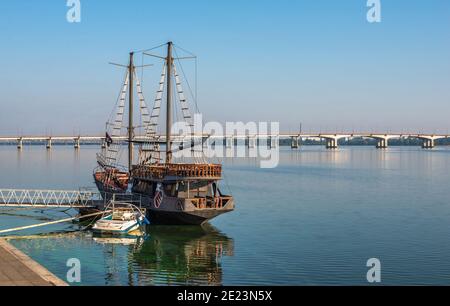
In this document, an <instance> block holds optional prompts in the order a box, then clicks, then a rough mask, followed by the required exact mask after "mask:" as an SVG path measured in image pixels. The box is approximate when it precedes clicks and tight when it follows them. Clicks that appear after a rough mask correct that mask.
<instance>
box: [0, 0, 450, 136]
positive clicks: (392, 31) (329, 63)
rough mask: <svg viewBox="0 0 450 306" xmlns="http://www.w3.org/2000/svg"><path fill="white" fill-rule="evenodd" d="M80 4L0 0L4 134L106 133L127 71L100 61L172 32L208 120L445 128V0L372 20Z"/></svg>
mask: <svg viewBox="0 0 450 306" xmlns="http://www.w3.org/2000/svg"><path fill="white" fill-rule="evenodd" d="M81 3H82V22H81V23H80V24H69V23H68V22H67V21H66V12H67V7H66V0H46V1H36V0H14V1H0V38H1V48H0V67H1V73H0V93H1V96H0V105H1V111H0V134H3V135H8V134H17V133H18V132H20V133H22V134H43V133H45V132H48V131H51V132H52V133H53V134H71V133H73V132H74V131H76V132H77V133H78V132H81V133H82V134H84V133H102V130H103V129H104V123H105V121H106V120H107V118H108V116H109V114H110V112H111V109H112V107H113V105H114V103H115V101H116V97H117V93H118V90H119V87H120V83H121V78H122V73H121V71H120V70H119V69H118V68H116V67H113V66H111V65H108V64H107V63H108V62H109V61H115V62H123V63H125V62H126V61H127V55H128V52H129V51H130V50H139V49H144V48H149V47H152V46H155V45H158V44H160V43H163V42H166V41H168V40H173V41H174V42H175V43H176V44H178V45H180V46H182V47H184V48H186V49H188V50H191V51H193V52H195V53H196V54H197V55H198V56H199V82H198V86H199V107H200V110H201V111H202V112H204V113H205V115H206V116H207V118H208V119H209V120H218V121H225V120H229V121H238V120H241V121H250V120H274V121H280V122H282V127H283V129H284V130H289V129H291V130H295V129H297V126H298V125H299V123H300V122H303V125H304V128H305V130H321V131H325V130H333V131H334V130H353V129H354V130H364V131H372V130H390V131H394V130H395V131H407V130H409V131H430V132H433V131H441V132H447V131H448V130H450V120H449V117H450V1H448V0H381V3H382V22H381V23H379V24H369V23H368V22H367V21H366V12H367V10H368V8H367V7H366V0H341V1H336V0H297V1H287V0H281V1H280V0H277V1H275V0H272V1H264V0H258V1H256V0H253V1H252V0H247V1H242V0H240V1H238V0H226V1H225V0H222V1H219V0H216V1H207V0H203V1H202V0H195V1H194V0H184V1H175V0H172V1H155V0H111V1H107V0H81ZM152 69H153V70H154V71H158V72H159V70H160V68H159V67H157V68H152ZM156 74H157V73H156ZM156 74H155V76H156ZM147 79H149V77H147ZM156 82H157V79H156V77H155V78H154V79H153V80H152V83H156ZM147 87H148V88H149V89H151V90H148V91H147V92H146V96H147V100H149V101H152V100H153V97H154V92H153V87H152V86H150V84H149V85H148V86H147Z"/></svg>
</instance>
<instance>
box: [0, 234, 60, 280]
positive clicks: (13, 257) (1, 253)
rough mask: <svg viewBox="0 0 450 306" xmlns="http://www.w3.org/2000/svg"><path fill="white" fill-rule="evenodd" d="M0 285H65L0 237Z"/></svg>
mask: <svg viewBox="0 0 450 306" xmlns="http://www.w3.org/2000/svg"><path fill="white" fill-rule="evenodd" d="M0 286H67V284H66V283H65V282H64V281H62V280H60V279H59V278H58V277H56V276H55V275H53V274H52V273H51V272H50V271H48V270H47V269H45V268H44V267H42V266H41V265H40V264H38V263H37V262H35V261H34V260H32V259H31V258H30V257H28V256H27V255H25V254H24V253H22V252H21V251H19V250H18V249H16V248H15V247H13V246H12V245H11V244H9V243H8V242H7V241H6V240H4V239H0Z"/></svg>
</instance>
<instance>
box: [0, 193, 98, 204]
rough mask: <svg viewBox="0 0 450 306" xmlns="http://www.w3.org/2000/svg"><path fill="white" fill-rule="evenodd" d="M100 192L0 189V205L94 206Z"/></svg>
mask: <svg viewBox="0 0 450 306" xmlns="http://www.w3.org/2000/svg"><path fill="white" fill-rule="evenodd" d="M100 200H101V194H100V193H98V192H93V191H89V190H31V189H30V190H27V189H0V207H65V208H87V207H95V203H96V201H100Z"/></svg>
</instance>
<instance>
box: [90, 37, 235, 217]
mask: <svg viewBox="0 0 450 306" xmlns="http://www.w3.org/2000/svg"><path fill="white" fill-rule="evenodd" d="M172 52H173V44H172V42H169V43H167V56H166V57H161V58H162V59H163V70H162V73H161V79H160V82H159V88H158V91H157V94H156V99H155V102H154V106H153V110H152V112H151V113H150V112H149V110H148V108H147V106H146V103H145V99H144V95H143V92H142V87H141V84H140V81H139V79H138V77H137V74H136V66H134V64H133V53H131V54H130V62H129V65H128V66H127V73H126V76H125V82H124V84H123V87H122V91H121V94H120V97H119V101H118V105H117V111H116V114H115V118H114V121H113V122H110V123H109V125H108V126H109V130H110V134H109V133H107V135H106V140H107V141H106V142H107V147H106V148H105V150H104V151H103V152H102V153H100V154H98V156H97V161H98V168H97V169H96V170H95V171H94V179H95V182H96V185H97V187H98V189H99V191H100V192H101V193H102V195H104V197H109V196H111V195H112V194H122V193H125V192H128V193H131V195H132V196H134V197H139V198H141V199H142V201H143V203H142V204H143V207H146V208H147V214H148V217H149V219H150V222H151V223H152V224H174V225H175V224H192V225H200V224H203V223H205V222H207V221H208V220H211V219H212V218H215V217H217V216H219V215H221V214H224V213H227V212H230V211H233V210H234V207H235V206H234V199H233V197H232V196H229V195H225V194H223V193H222V192H221V190H220V187H219V185H220V181H221V180H222V165H221V164H218V163H216V164H214V163H209V162H207V161H206V159H205V158H204V156H203V155H201V154H200V155H201V156H200V157H198V156H194V157H193V158H192V160H189V161H181V162H180V161H176V160H175V159H174V158H173V153H174V150H173V147H176V146H174V139H173V137H172V133H171V132H172V131H171V128H172V117H173V107H174V103H173V100H174V99H173V97H172V94H171V93H172V91H173V89H175V91H176V93H177V97H178V101H179V107H180V108H181V113H182V114H183V119H184V120H185V121H186V123H187V124H188V126H190V127H191V128H193V126H194V124H193V116H192V113H191V111H190V107H189V104H188V102H187V99H186V98H185V95H184V91H183V88H182V83H181V81H180V76H179V74H178V72H177V68H176V65H175V59H176V58H174V57H173V55H172ZM157 57H158V56H157ZM173 81H175V87H173ZM134 83H136V91H137V94H138V99H139V109H140V115H141V120H142V123H143V126H142V127H143V129H144V131H145V135H144V137H141V138H140V140H139V141H137V140H136V139H135V136H134V128H135V127H134V126H133V94H134V85H133V84H134ZM164 92H165V96H166V120H165V130H166V131H165V132H166V134H165V137H164V138H165V139H162V137H161V136H158V135H157V126H158V122H159V118H160V114H161V109H162V104H163V103H162V101H163V96H164ZM127 93H128V102H129V107H128V115H129V118H128V137H127V138H128V169H126V168H125V167H122V166H120V165H119V163H118V155H119V151H120V147H121V143H120V140H116V139H120V136H121V135H120V134H121V131H122V130H123V125H122V123H123V118H124V114H125V104H126V97H127ZM163 140H164V141H163ZM190 142H191V143H193V142H194V140H193V138H192V139H191V141H190ZM134 145H137V146H139V154H138V156H139V157H138V161H137V163H134V158H133V157H134V153H133V148H134ZM161 146H164V147H165V150H164V151H162V150H161V149H160V148H161ZM183 149H189V147H186V148H184V147H183V146H181V145H180V146H178V147H177V148H176V150H183ZM191 149H192V148H191Z"/></svg>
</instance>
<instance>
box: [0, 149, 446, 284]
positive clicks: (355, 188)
mask: <svg viewBox="0 0 450 306" xmlns="http://www.w3.org/2000/svg"><path fill="white" fill-rule="evenodd" d="M97 150H98V148H97V147H96V146H85V147H82V149H81V150H79V151H76V150H74V149H73V148H72V147H71V146H55V147H54V148H53V149H52V151H50V152H47V150H45V148H42V147H40V146H28V147H25V148H24V149H23V151H22V152H18V150H17V149H16V148H15V147H13V146H0V188H27V189H29V188H36V189H39V188H40V189H78V188H79V187H93V186H94V184H93V179H92V170H93V168H94V166H95V154H96V152H97ZM281 150H282V152H281V162H280V165H279V166H278V167H277V168H275V169H260V168H259V166H258V165H259V163H258V162H257V161H256V160H254V159H234V160H227V161H225V177H226V180H225V181H224V182H223V186H224V187H226V188H225V189H227V188H229V189H230V190H231V192H232V194H233V195H234V196H235V198H236V202H237V209H236V211H235V212H233V213H230V214H227V215H224V216H221V217H219V218H217V219H215V220H213V221H212V223H211V225H209V226H206V227H204V228H201V227H162V226H150V227H149V228H148V230H147V232H148V236H147V237H145V238H140V239H131V238H130V239H124V240H107V239H97V238H93V237H92V234H91V233H90V232H89V231H84V232H79V231H77V230H78V229H79V226H78V225H76V224H63V225H57V226H52V227H46V228H41V229H37V230H33V231H26V232H20V233H16V234H15V235H16V236H17V237H16V238H14V239H12V240H10V241H11V243H12V244H13V245H15V246H16V247H17V248H19V249H21V250H22V251H24V252H25V253H26V254H28V255H29V256H30V257H32V258H33V259H35V260H36V261H38V262H39V263H41V264H42V265H43V266H45V267H46V268H48V269H49V270H50V271H52V272H53V273H54V274H56V275H57V276H59V277H60V278H62V279H64V280H65V279H66V273H67V271H68V269H69V268H68V267H67V266H66V262H67V260H68V259H70V258H78V259H79V260H80V261H81V265H82V268H81V272H82V274H81V276H82V280H81V283H80V284H74V285H153V284H155V285H191V284H193V285H264V284H275V285H312V284H324V285H335V284H346V285H351V284H357V285H359V284H367V280H366V273H367V270H368V268H367V267H366V262H367V260H368V259H369V258H373V257H375V258H378V259H379V260H380V261H381V269H382V270H381V271H382V272H381V273H382V274H381V276H382V284H386V285H391V284H450V261H449V259H450V243H449V241H450V188H449V183H450V149H448V148H445V147H437V148H436V149H433V150H423V149H421V148H419V147H391V148H389V149H387V150H376V149H375V148H372V147H341V148H340V149H339V150H336V151H327V150H325V149H324V148H322V147H319V146H307V147H303V148H302V149H301V150H295V151H293V150H290V149H288V148H282V149H281ZM0 213H1V215H0V229H6V228H11V227H16V226H20V225H26V224H35V223H40V222H43V221H44V222H45V220H54V219H59V218H62V217H64V216H67V215H66V213H70V214H72V215H73V212H71V211H69V212H66V213H63V212H60V211H57V210H50V211H44V212H40V211H39V212H29V211H23V210H12V209H2V210H0ZM36 234H40V235H36Z"/></svg>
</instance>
